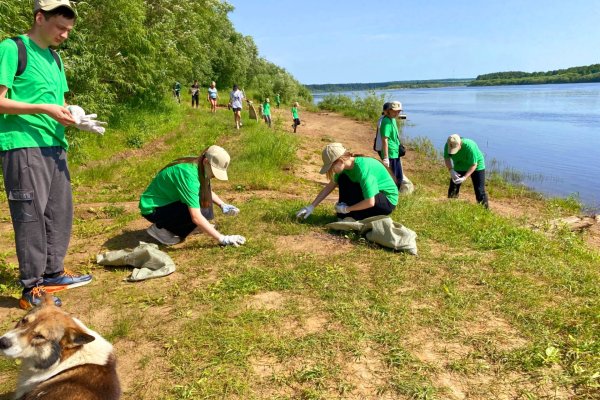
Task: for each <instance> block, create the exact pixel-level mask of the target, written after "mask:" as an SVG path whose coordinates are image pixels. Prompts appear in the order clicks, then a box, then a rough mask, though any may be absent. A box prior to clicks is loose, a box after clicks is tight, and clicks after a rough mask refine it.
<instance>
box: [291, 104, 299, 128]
mask: <svg viewBox="0 0 600 400" xmlns="http://www.w3.org/2000/svg"><path fill="white" fill-rule="evenodd" d="M298 107H300V104H299V103H298V102H297V101H296V102H294V104H293V105H292V118H293V119H294V123H293V124H292V128H294V133H296V128H297V127H298V125H300V117H298Z"/></svg>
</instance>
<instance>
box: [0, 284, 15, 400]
mask: <svg viewBox="0 0 600 400" xmlns="http://www.w3.org/2000/svg"><path fill="white" fill-rule="evenodd" d="M0 308H19V300H18V299H15V298H14V297H10V296H0ZM0 399H1V397H0Z"/></svg>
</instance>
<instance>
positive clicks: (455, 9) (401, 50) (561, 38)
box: [228, 0, 600, 84]
mask: <svg viewBox="0 0 600 400" xmlns="http://www.w3.org/2000/svg"><path fill="white" fill-rule="evenodd" d="M228 2H229V3H230V4H232V5H233V6H234V7H235V10H234V11H233V12H232V13H231V14H230V15H229V17H230V19H231V21H232V22H233V24H234V26H235V28H236V30H237V31H238V32H240V33H242V34H244V35H250V36H252V37H253V38H254V41H255V42H256V44H257V46H258V48H259V51H260V55H261V56H262V57H265V58H266V59H268V60H269V61H271V62H273V63H275V64H277V65H279V66H281V67H284V68H285V69H286V70H288V71H289V72H290V73H291V74H292V75H294V76H295V77H296V78H297V79H298V80H299V81H300V82H302V83H304V84H311V83H349V82H384V81H395V80H412V79H442V78H474V77H475V76H477V75H479V74H484V73H490V72H499V71H516V70H518V71H527V72H533V71H547V70H552V69H559V68H568V67H573V66H580V65H588V64H595V63H600V0H571V1H565V0H561V1H557V0H546V1H540V0H518V1H517V0H503V1H493V0H488V1H483V0H481V1H479V0H472V1H467V0H448V1H442V0H421V1H419V0H413V1H406V0H405V1H395V2H393V1H386V2H384V1H380V0H374V1H365V0H362V1H359V0H346V1H336V0H320V1H316V0H302V1H289V0H254V1H253V0H228Z"/></svg>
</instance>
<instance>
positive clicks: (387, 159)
mask: <svg viewBox="0 0 600 400" xmlns="http://www.w3.org/2000/svg"><path fill="white" fill-rule="evenodd" d="M381 162H382V163H383V165H385V166H386V167H388V168H389V166H390V159H389V158H384V159H383V160H382V161H381Z"/></svg>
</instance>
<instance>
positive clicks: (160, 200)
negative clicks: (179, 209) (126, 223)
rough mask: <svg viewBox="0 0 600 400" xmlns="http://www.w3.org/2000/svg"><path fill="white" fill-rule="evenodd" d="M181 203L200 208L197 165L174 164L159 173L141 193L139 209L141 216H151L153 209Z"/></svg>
mask: <svg viewBox="0 0 600 400" xmlns="http://www.w3.org/2000/svg"><path fill="white" fill-rule="evenodd" d="M176 201H181V202H182V203H183V204H185V205H187V206H188V207H190V208H200V180H199V179H198V165H197V164H193V163H181V164H175V165H172V166H170V167H168V168H165V169H163V170H162V171H160V172H159V173H158V174H157V175H156V177H154V179H153V180H152V182H150V185H148V187H147V188H146V191H144V193H142V197H141V198H140V203H139V208H140V211H141V212H142V215H147V214H152V212H153V211H154V209H155V208H157V207H162V206H166V205H168V204H171V203H175V202H176Z"/></svg>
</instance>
